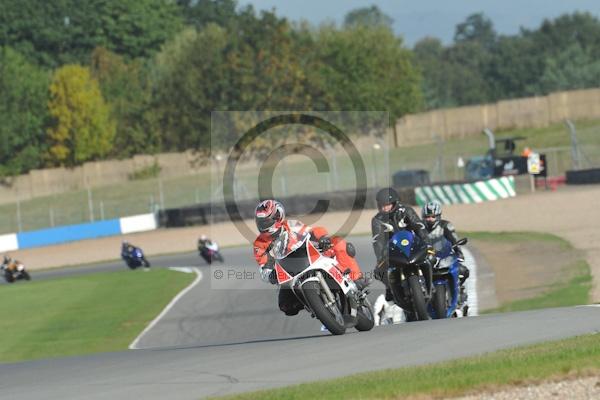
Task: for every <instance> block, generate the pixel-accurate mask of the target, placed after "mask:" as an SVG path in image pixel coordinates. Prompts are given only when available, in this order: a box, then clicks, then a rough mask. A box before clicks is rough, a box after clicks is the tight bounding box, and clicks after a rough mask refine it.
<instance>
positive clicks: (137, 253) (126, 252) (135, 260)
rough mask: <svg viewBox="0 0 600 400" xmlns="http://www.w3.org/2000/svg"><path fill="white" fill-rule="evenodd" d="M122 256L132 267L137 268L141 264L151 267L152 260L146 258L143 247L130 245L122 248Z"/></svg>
mask: <svg viewBox="0 0 600 400" xmlns="http://www.w3.org/2000/svg"><path fill="white" fill-rule="evenodd" d="M121 258H122V259H123V261H125V264H127V266H128V267H129V268H130V269H136V268H137V267H141V266H144V267H145V268H150V262H148V260H146V257H145V256H144V253H143V252H142V249H140V248H139V247H135V246H129V247H128V248H124V249H122V251H121Z"/></svg>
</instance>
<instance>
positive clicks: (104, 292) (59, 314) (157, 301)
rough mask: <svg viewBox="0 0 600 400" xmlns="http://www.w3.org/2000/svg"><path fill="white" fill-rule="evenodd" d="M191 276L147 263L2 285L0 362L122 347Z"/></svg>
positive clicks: (125, 346)
mask: <svg viewBox="0 0 600 400" xmlns="http://www.w3.org/2000/svg"><path fill="white" fill-rule="evenodd" d="M193 278H194V276H193V275H192V274H184V273H180V272H174V271H169V270H166V269H152V270H150V271H149V272H142V271H129V270H126V271H119V272H106V273H97V274H90V275H84V276H77V277H67V278H61V279H53V280H44V281H35V274H34V275H33V279H34V280H32V281H31V282H23V283H22V282H18V283H17V284H13V285H6V286H4V287H2V288H0V289H1V290H0V303H1V304H4V305H5V312H4V313H3V315H2V318H1V319H0V332H2V335H0V362H12V361H22V360H29V359H38V358H48V357H59V356H69V355H79V354H86V353H96V352H106V351H117V350H125V349H127V347H128V345H129V343H131V341H132V340H133V339H135V337H136V336H137V335H138V334H139V333H140V332H141V331H142V330H143V329H144V328H145V326H146V325H147V324H148V322H149V321H151V320H152V319H153V318H155V317H156V315H158V313H159V312H160V311H161V310H162V308H164V307H165V306H166V304H168V302H169V301H170V300H171V299H172V298H173V297H174V296H175V295H176V294H177V293H178V292H179V291H180V290H182V289H183V288H184V287H185V286H186V285H188V284H189V283H190V282H191V280H192V279H193Z"/></svg>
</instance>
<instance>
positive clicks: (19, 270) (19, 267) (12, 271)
mask: <svg viewBox="0 0 600 400" xmlns="http://www.w3.org/2000/svg"><path fill="white" fill-rule="evenodd" d="M0 269H1V270H2V273H3V274H4V279H5V280H6V282H8V283H13V282H14V281H16V280H19V279H24V280H26V281H29V280H31V276H30V275H29V273H28V272H27V271H26V270H25V265H23V263H21V262H18V261H15V262H13V263H12V265H11V264H7V263H3V264H2V265H1V266H0Z"/></svg>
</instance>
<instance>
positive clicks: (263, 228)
mask: <svg viewBox="0 0 600 400" xmlns="http://www.w3.org/2000/svg"><path fill="white" fill-rule="evenodd" d="M284 219H285V209H284V208H283V204H281V203H280V202H278V201H277V200H264V201H261V202H260V203H259V204H258V206H257V207H256V211H255V213H254V220H255V221H256V227H257V228H258V231H259V232H260V233H269V234H271V235H272V236H275V235H276V234H277V233H278V232H279V231H280V230H281V226H282V222H283V220H284Z"/></svg>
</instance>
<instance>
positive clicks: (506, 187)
mask: <svg viewBox="0 0 600 400" xmlns="http://www.w3.org/2000/svg"><path fill="white" fill-rule="evenodd" d="M376 191H377V188H373V189H366V190H347V191H337V192H333V193H327V194H307V195H303V196H293V197H289V198H281V199H280V200H281V201H282V202H283V203H284V204H285V205H286V208H287V210H288V213H289V214H290V215H305V214H318V213H325V212H331V211H344V210H352V209H353V208H356V207H357V206H359V207H362V208H375V207H376V204H375V193H376ZM398 191H399V194H400V199H401V201H402V202H404V203H406V204H418V205H422V204H424V203H426V202H427V201H430V200H439V201H440V202H442V203H443V204H456V203H480V202H483V201H494V200H498V199H506V198H509V197H514V196H516V192H515V179H514V177H512V176H511V177H503V178H498V179H489V180H486V181H478V182H471V183H449V184H437V185H431V186H422V187H417V188H401V189H399V190H398ZM256 202H257V199H256V200H244V201H241V202H238V203H236V204H235V207H232V206H233V204H225V203H223V204H211V203H205V204H200V205H196V206H193V207H182V208H173V209H166V210H160V211H159V212H158V213H156V214H154V213H151V214H141V215H134V216H131V217H124V218H118V219H110V220H104V221H98V222H90V223H85V224H76V225H65V226H59V227H54V228H47V229H40V230H35V231H29V232H21V233H11V234H6V235H0V252H3V251H13V250H19V249H27V248H33V247H41V246H49V245H54V244H60V243H67V242H74V241H78V240H84V239H94V238H100V237H105V236H115V235H123V234H128V233H134V232H144V231H150V230H154V229H157V228H158V227H164V228H171V227H182V226H191V225H209V224H212V223H217V222H224V221H229V220H232V219H233V220H235V219H247V218H252V217H253V211H254V207H255V206H256ZM232 210H233V211H232Z"/></svg>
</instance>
